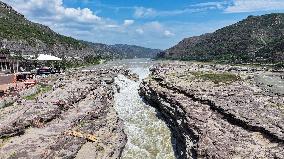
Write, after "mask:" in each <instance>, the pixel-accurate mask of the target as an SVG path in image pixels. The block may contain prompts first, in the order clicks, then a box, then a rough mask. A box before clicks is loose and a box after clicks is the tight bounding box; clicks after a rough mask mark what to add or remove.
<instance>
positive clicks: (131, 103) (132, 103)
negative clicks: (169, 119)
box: [110, 59, 175, 159]
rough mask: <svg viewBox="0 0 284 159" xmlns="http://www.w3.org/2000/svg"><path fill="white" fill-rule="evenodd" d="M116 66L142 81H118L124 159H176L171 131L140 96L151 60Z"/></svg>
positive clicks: (120, 62) (117, 108)
mask: <svg viewBox="0 0 284 159" xmlns="http://www.w3.org/2000/svg"><path fill="white" fill-rule="evenodd" d="M117 64H119V65H127V66H128V67H129V68H130V70H131V71H132V72H134V73H136V74H138V75H139V77H140V81H139V82H135V81H132V80H129V79H127V78H126V77H124V76H123V75H119V76H118V77H117V78H116V80H115V82H116V84H118V85H119V86H120V92H119V93H116V94H115V109H116V110H117V112H118V114H119V116H120V118H122V119H123V120H124V125H125V133H126V134H127V137H128V142H127V144H126V147H125V149H124V151H123V154H122V158H124V159H133V158H139V159H142V158H143V159H144V158H145V159H146V158H150V159H152V158H153V159H154V158H156V159H172V158H175V157H174V151H173V147H172V142H171V132H170V130H169V128H168V127H167V125H166V124H165V123H164V122H163V121H162V120H160V119H159V118H158V117H157V116H156V115H157V114H156V111H155V109H154V108H152V107H150V106H149V105H146V104H145V103H144V102H143V101H142V99H141V98H140V96H139V94H138V89H139V84H140V82H141V80H142V79H144V78H146V77H147V76H148V74H149V66H150V65H151V64H152V62H151V61H150V60H148V59H138V60H137V59H136V60H123V61H119V62H117V61H116V64H115V65H117ZM110 65H114V63H110Z"/></svg>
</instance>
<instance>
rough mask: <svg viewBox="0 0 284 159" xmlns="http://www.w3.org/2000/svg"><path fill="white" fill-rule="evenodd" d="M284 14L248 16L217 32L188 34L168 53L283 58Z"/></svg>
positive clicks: (194, 57) (206, 57)
mask: <svg viewBox="0 0 284 159" xmlns="http://www.w3.org/2000/svg"><path fill="white" fill-rule="evenodd" d="M283 30H284V14H283V13H279V14H268V15H262V16H249V17H248V18H246V19H244V20H242V21H240V22H238V23H236V24H233V25H230V26H227V27H224V28H222V29H219V30H217V31H215V32H214V33H210V34H204V35H201V36H197V37H191V38H186V39H184V40H182V41H181V42H180V43H179V44H177V45H176V46H174V47H172V48H170V49H168V50H166V52H165V57H168V58H178V59H185V60H222V61H228V62H238V63H241V62H254V61H259V62H267V63H268V62H269V63H271V62H272V63H274V62H282V61H283V60H284V49H283V44H284V43H283V42H284V41H283V39H284V31H283Z"/></svg>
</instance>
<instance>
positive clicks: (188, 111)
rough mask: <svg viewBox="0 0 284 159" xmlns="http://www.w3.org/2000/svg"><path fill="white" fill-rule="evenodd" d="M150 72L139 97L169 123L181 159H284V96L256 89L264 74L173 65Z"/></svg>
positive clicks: (219, 66)
mask: <svg viewBox="0 0 284 159" xmlns="http://www.w3.org/2000/svg"><path fill="white" fill-rule="evenodd" d="M151 71H152V75H151V76H150V77H149V78H148V79H146V80H144V81H143V83H142V84H141V86H140V95H141V96H143V97H145V99H146V100H147V101H148V102H149V103H151V105H152V106H154V107H156V108H157V109H158V110H159V111H160V112H162V114H163V116H164V119H165V120H166V121H167V122H168V123H169V125H170V127H171V129H172V131H173V132H174V133H173V134H175V135H176V138H177V139H178V141H179V143H178V144H177V145H178V146H177V151H178V153H179V154H178V157H179V158H284V114H283V113H284V112H283V107H284V96H282V95H279V94H278V93H275V92H273V90H265V87H258V84H257V82H255V81H256V80H255V78H257V77H258V76H259V75H262V74H265V73H267V72H266V70H265V69H261V68H256V69H252V68H240V67H232V66H222V65H205V64H193V63H174V64H161V65H156V66H155V67H153V68H152V69H151ZM267 91H270V93H269V94H267V93H263V92H267Z"/></svg>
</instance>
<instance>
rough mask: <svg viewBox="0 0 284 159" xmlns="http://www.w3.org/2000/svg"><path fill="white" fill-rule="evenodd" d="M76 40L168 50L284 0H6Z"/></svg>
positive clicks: (275, 8)
mask: <svg viewBox="0 0 284 159" xmlns="http://www.w3.org/2000/svg"><path fill="white" fill-rule="evenodd" d="M2 1H4V2H5V3H7V4H9V5H11V6H12V7H13V8H14V9H15V10H17V11H18V12H20V13H21V14H23V15H25V17H26V18H27V19H29V20H31V21H33V22H37V23H41V24H44V25H47V26H49V27H50V28H51V29H53V30H54V31H56V32H58V33H60V34H63V35H66V36H71V37H74V38H76V39H80V40H86V41H90V42H96V43H105V44H132V45H139V46H144V47H149V48H159V49H167V48H169V47H172V46H174V45H175V44H177V43H178V42H179V41H181V40H182V39H183V38H187V37H191V36H197V35H201V34H204V33H210V32H214V31H215V30H217V29H220V28H222V27H224V26H227V25H230V24H233V23H235V22H238V21H240V20H242V19H245V18H246V17H247V16H249V15H262V14H268V13H275V12H277V13H278V12H282V13H284V0H223V1H221V0H219V1H218V0H211V1H208V0H195V1H194V0H2Z"/></svg>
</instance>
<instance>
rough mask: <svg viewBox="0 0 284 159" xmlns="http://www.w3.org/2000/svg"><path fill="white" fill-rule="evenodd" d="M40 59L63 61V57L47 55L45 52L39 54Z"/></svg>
mask: <svg viewBox="0 0 284 159" xmlns="http://www.w3.org/2000/svg"><path fill="white" fill-rule="evenodd" d="M37 60H38V61H61V60H62V59H61V58H58V57H56V56H51V55H45V54H39V56H38V58H37Z"/></svg>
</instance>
